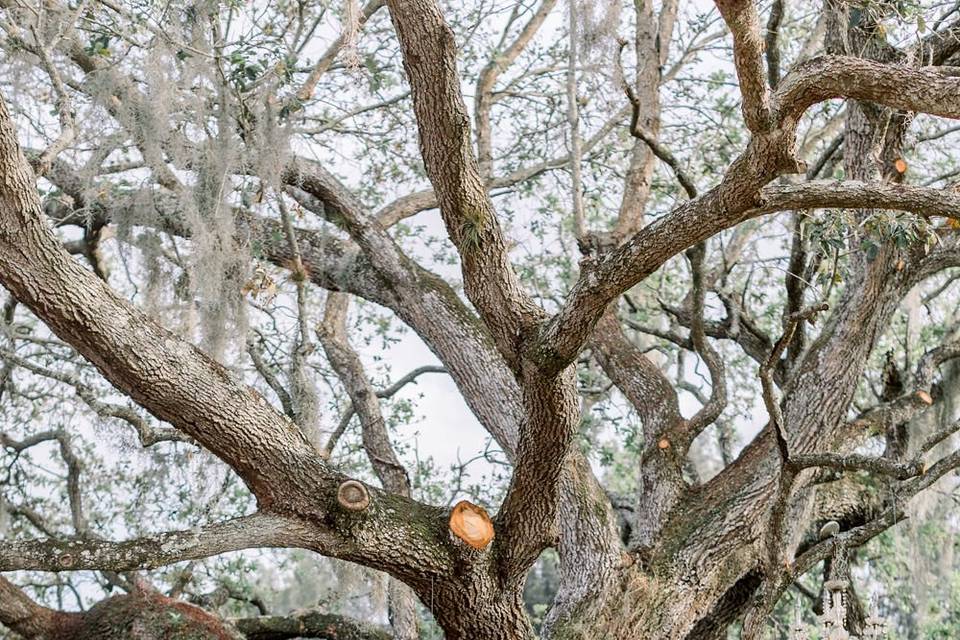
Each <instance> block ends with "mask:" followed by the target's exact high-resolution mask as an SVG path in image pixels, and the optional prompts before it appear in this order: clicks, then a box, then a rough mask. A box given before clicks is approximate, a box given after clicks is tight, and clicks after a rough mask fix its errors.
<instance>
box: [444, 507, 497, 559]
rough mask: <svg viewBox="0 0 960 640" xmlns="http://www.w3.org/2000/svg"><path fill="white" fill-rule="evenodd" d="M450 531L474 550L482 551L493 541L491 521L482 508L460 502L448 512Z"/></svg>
mask: <svg viewBox="0 0 960 640" xmlns="http://www.w3.org/2000/svg"><path fill="white" fill-rule="evenodd" d="M450 531H452V532H453V535H455V536H457V537H458V538H460V539H461V540H463V541H464V542H466V543H467V544H469V545H470V546H471V547H473V548H474V549H484V548H486V546H487V545H488V544H490V541H491V540H493V521H492V520H490V516H488V515H487V512H486V511H485V510H484V508H483V507H478V506H477V505H475V504H473V503H471V502H468V501H466V500H461V501H460V502H458V503H457V504H456V505H454V507H453V510H452V511H451V512H450Z"/></svg>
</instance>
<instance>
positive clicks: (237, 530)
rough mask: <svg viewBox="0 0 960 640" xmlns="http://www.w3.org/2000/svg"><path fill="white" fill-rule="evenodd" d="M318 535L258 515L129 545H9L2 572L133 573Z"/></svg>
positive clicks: (0, 559) (3, 551)
mask: <svg viewBox="0 0 960 640" xmlns="http://www.w3.org/2000/svg"><path fill="white" fill-rule="evenodd" d="M314 535H315V534H313V533H311V532H310V530H309V529H308V528H307V527H305V526H304V525H303V524H302V523H301V522H299V521H297V520H295V519H292V518H288V517H284V516H279V515H274V514H262V513H258V514H254V515H250V516H244V517H242V518H236V519H234V520H227V521H225V522H220V523H216V524H212V525H207V526H204V527H199V528H197V529H191V530H186V531H174V532H169V533H163V534H160V535H157V536H153V537H149V538H139V539H136V540H128V541H126V542H110V541H106V540H91V539H74V540H56V539H54V540H25V541H19V540H18V541H8V542H7V543H5V544H4V545H3V547H2V548H0V571H18V570H34V571H76V570H80V569H94V570H99V571H105V570H110V571H132V570H135V569H147V568H154V567H162V566H166V565H169V564H173V563H176V562H182V561H184V560H196V559H200V558H209V557H210V556H214V555H218V554H221V553H227V552H228V551H237V550H240V549H251V548H256V547H300V546H306V545H307V543H308V541H309V540H310V539H311V537H313V536H314Z"/></svg>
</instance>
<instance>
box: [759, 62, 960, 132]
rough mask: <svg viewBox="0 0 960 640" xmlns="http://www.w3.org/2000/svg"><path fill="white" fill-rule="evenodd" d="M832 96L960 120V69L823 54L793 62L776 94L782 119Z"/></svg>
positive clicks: (789, 118)
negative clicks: (793, 64) (917, 65)
mask: <svg viewBox="0 0 960 640" xmlns="http://www.w3.org/2000/svg"><path fill="white" fill-rule="evenodd" d="M834 98H846V99H850V100H869V101H871V102H876V103H878V104H882V105H885V106H887V107H891V108H893V109H901V110H903V111H916V112H920V113H928V114H930V115H935V116H942V117H945V118H960V69H958V68H956V67H920V68H916V67H909V66H906V65H895V64H883V63H881V62H875V61H873V60H865V59H863V58H853V57H848V56H820V57H818V58H813V59H811V60H808V61H806V62H801V63H800V64H798V65H797V66H795V67H794V68H793V69H792V70H791V71H790V73H789V74H787V76H786V77H785V78H784V79H783V81H782V82H781V83H780V86H779V87H778V89H777V93H776V96H775V104H776V109H777V118H778V121H780V122H784V121H787V120H796V119H798V118H800V116H801V115H802V114H803V113H804V112H805V111H806V110H807V109H809V108H810V107H811V106H813V105H815V104H817V103H819V102H823V101H825V100H831V99H834Z"/></svg>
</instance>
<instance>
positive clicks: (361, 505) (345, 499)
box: [337, 480, 370, 511]
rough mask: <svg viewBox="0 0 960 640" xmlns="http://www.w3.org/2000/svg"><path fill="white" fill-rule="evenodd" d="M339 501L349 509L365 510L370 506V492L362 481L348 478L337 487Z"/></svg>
mask: <svg viewBox="0 0 960 640" xmlns="http://www.w3.org/2000/svg"><path fill="white" fill-rule="evenodd" d="M337 502H338V503H339V504H340V506H341V507H343V508H344V509H346V510H348V511H363V510H364V509H366V508H367V507H368V506H370V493H369V492H368V491H367V488H366V487H365V486H364V485H363V483H362V482H358V481H356V480H346V481H344V482H341V483H340V486H339V487H337Z"/></svg>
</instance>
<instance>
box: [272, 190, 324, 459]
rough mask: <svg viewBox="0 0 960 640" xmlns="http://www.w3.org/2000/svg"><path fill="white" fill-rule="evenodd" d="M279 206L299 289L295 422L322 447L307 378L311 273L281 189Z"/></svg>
mask: <svg viewBox="0 0 960 640" xmlns="http://www.w3.org/2000/svg"><path fill="white" fill-rule="evenodd" d="M277 205H278V207H279V209H280V221H281V223H282V225H283V233H284V236H285V238H286V240H287V246H288V248H289V251H290V256H291V262H292V265H291V269H290V272H291V278H292V279H293V282H294V285H295V286H296V289H297V328H298V332H297V346H296V349H295V350H294V353H293V360H292V363H291V378H293V384H292V385H291V387H292V389H293V397H292V400H293V409H294V412H295V413H294V422H296V423H297V426H299V427H300V429H302V430H303V432H304V435H306V436H307V438H308V439H309V440H310V441H311V442H312V443H313V445H314V446H319V444H318V443H317V442H316V435H317V434H316V424H314V415H313V411H312V410H311V406H310V405H311V404H312V402H311V396H312V392H311V391H310V389H309V388H308V385H309V384H310V383H309V382H308V381H307V377H306V372H305V371H304V368H305V367H306V360H307V357H308V356H309V355H310V354H311V353H312V352H313V349H314V347H313V344H311V342H310V326H309V324H310V323H309V320H308V318H309V315H308V311H307V281H308V280H309V277H310V276H309V274H308V273H307V271H306V269H305V268H304V266H303V258H302V257H301V255H300V245H299V244H298V243H297V235H296V230H295V229H294V226H293V216H292V215H291V214H290V210H289V208H287V204H286V202H285V201H284V199H283V193H281V192H278V193H277Z"/></svg>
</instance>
